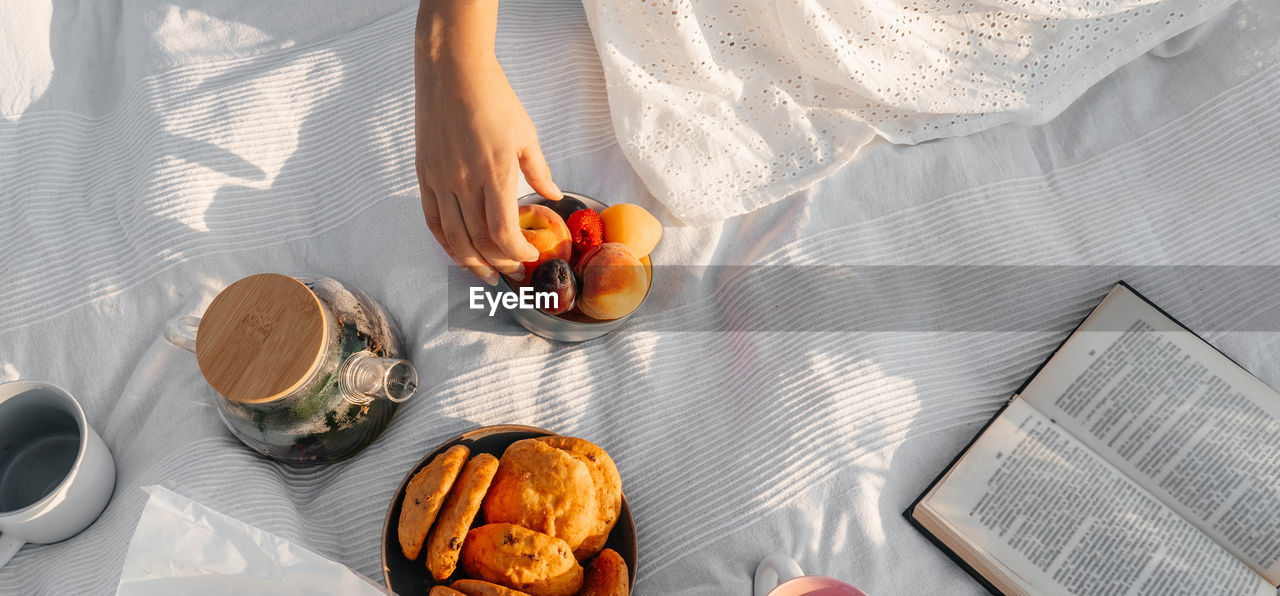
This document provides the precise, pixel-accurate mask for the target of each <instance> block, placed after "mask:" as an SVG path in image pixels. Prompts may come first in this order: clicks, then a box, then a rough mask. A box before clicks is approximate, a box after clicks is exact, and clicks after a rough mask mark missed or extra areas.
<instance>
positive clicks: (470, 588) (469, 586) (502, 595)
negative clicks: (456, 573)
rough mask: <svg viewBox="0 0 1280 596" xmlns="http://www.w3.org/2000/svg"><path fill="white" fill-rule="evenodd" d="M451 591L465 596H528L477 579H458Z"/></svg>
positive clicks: (527, 595) (518, 591)
mask: <svg viewBox="0 0 1280 596" xmlns="http://www.w3.org/2000/svg"><path fill="white" fill-rule="evenodd" d="M453 589H455V590H457V591H458V592H461V593H462V594H464V595H465V596H529V594H527V593H525V592H521V591H520V590H512V589H511V588H508V587H506V586H499V585H498V584H491V583H489V582H487V581H481V580H478V579H460V580H458V581H456V582H453Z"/></svg>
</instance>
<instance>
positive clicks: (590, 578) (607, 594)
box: [578, 548, 631, 596]
mask: <svg viewBox="0 0 1280 596" xmlns="http://www.w3.org/2000/svg"><path fill="white" fill-rule="evenodd" d="M630 583H631V582H630V576H628V575H627V562H626V561H623V560H622V555H619V554H618V553H617V552H615V551H614V550H613V549H611V548H606V549H604V550H602V551H600V554H598V555H596V558H595V559H592V560H591V564H590V565H587V571H586V579H585V580H584V581H583V584H582V592H580V593H579V595H578V596H628V595H629V594H630V593H631V587H630V585H629V584H630Z"/></svg>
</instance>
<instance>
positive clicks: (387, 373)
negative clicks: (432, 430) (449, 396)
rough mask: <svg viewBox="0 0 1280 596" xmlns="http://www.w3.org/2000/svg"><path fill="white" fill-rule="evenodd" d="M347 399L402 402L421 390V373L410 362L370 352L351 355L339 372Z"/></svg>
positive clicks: (362, 401) (363, 402) (365, 401)
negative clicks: (419, 385) (419, 380)
mask: <svg viewBox="0 0 1280 596" xmlns="http://www.w3.org/2000/svg"><path fill="white" fill-rule="evenodd" d="M338 375H339V379H340V382H341V384H342V386H343V388H345V390H346V393H347V394H348V397H349V398H350V399H351V400H352V401H354V402H357V403H362V404H365V403H369V402H371V401H373V400H375V399H389V400H391V401H393V402H396V403H400V402H403V401H407V400H408V399H409V398H411V397H413V395H414V393H416V392H417V391H418V370H417V369H415V368H414V367H413V363H411V362H409V361H408V360H400V359H397V358H379V357H377V356H374V355H373V353H372V352H369V351H368V350H365V351H362V352H357V353H355V354H352V355H351V357H350V358H347V361H346V362H344V363H343V364H342V370H341V371H339V373H338Z"/></svg>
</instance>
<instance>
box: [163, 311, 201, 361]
mask: <svg viewBox="0 0 1280 596" xmlns="http://www.w3.org/2000/svg"><path fill="white" fill-rule="evenodd" d="M199 329H200V317H178V318H176V319H174V320H172V321H169V324H168V325H165V328H164V338H165V339H167V340H169V343H171V344H173V345H175V346H178V347H179V348H182V349H184V350H186V351H188V352H191V353H192V354H195V353H196V331H198V330H199Z"/></svg>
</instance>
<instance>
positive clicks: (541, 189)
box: [519, 144, 564, 201]
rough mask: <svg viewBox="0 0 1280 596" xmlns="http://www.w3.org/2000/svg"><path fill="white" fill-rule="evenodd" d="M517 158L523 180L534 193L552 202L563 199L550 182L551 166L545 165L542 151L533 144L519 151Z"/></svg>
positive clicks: (558, 190)
mask: <svg viewBox="0 0 1280 596" xmlns="http://www.w3.org/2000/svg"><path fill="white" fill-rule="evenodd" d="M519 157H520V171H522V172H524V179H525V180H527V181H528V182H529V186H530V187H531V188H533V191H534V192H536V193H538V194H540V195H542V196H543V197H546V198H548V199H551V200H553V201H559V200H560V199H562V198H564V193H562V192H560V188H559V187H557V186H556V184H555V183H554V182H552V181H551V166H548V165H547V160H546V158H544V157H543V156H542V149H540V148H539V147H538V146H537V145H536V144H534V145H533V146H531V147H526V148H525V149H524V150H523V151H521V152H520V156H519Z"/></svg>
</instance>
